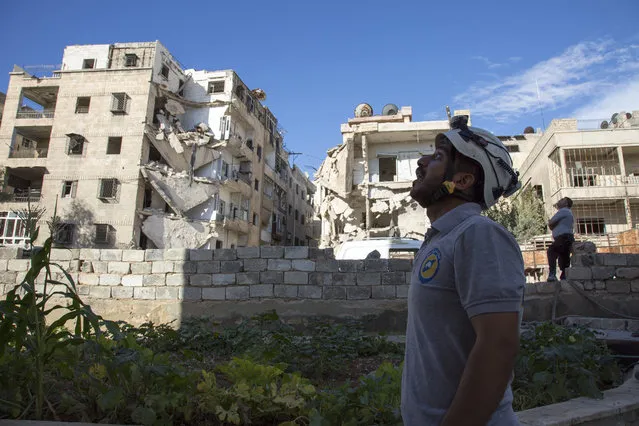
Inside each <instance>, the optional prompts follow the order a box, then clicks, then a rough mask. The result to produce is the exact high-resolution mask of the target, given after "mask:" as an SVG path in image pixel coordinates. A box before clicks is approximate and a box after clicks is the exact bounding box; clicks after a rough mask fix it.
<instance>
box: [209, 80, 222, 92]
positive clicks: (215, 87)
mask: <svg viewBox="0 0 639 426" xmlns="http://www.w3.org/2000/svg"><path fill="white" fill-rule="evenodd" d="M209 93H224V80H220V81H209Z"/></svg>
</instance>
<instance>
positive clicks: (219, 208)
mask: <svg viewBox="0 0 639 426" xmlns="http://www.w3.org/2000/svg"><path fill="white" fill-rule="evenodd" d="M217 212H218V213H219V214H221V215H222V216H224V214H225V213H226V202H225V201H224V200H220V203H219V204H218V205H217Z"/></svg>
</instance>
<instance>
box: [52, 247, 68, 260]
mask: <svg viewBox="0 0 639 426" xmlns="http://www.w3.org/2000/svg"><path fill="white" fill-rule="evenodd" d="M72 258H73V256H72V254H71V250H69V249H63V248H54V249H51V260H52V261H54V262H58V261H60V260H71V259H72Z"/></svg>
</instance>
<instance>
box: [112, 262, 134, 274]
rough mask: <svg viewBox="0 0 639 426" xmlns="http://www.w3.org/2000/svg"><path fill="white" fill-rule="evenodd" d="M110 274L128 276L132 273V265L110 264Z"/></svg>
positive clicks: (124, 263) (122, 263) (123, 263)
mask: <svg viewBox="0 0 639 426" xmlns="http://www.w3.org/2000/svg"><path fill="white" fill-rule="evenodd" d="M108 268H109V269H108V272H109V274H121V275H126V274H128V273H130V272H131V264H130V263H129V262H109V266H108Z"/></svg>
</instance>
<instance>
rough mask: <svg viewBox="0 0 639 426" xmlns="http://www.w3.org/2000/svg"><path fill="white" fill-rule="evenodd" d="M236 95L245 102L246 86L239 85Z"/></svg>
mask: <svg viewBox="0 0 639 426" xmlns="http://www.w3.org/2000/svg"><path fill="white" fill-rule="evenodd" d="M235 95H236V96H237V97H238V98H240V100H242V101H244V86H242V85H241V84H238V85H237V87H236V88H235Z"/></svg>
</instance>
